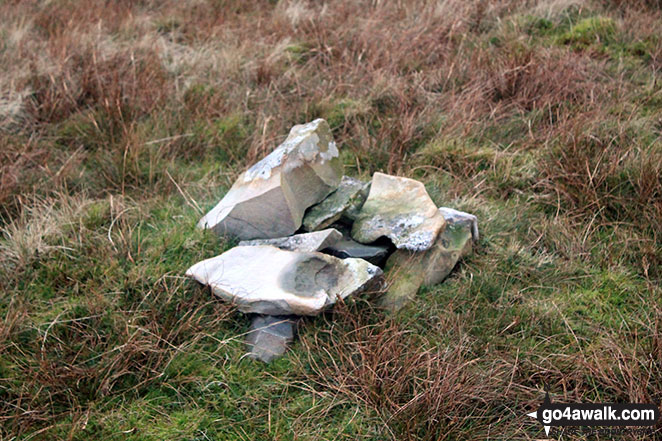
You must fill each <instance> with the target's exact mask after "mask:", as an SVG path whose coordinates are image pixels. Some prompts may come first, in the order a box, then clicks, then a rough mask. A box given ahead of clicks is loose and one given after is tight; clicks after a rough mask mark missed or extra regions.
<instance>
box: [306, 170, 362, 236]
mask: <svg viewBox="0 0 662 441" xmlns="http://www.w3.org/2000/svg"><path fill="white" fill-rule="evenodd" d="M369 188H370V183H369V182H362V181H359V180H358V179H355V178H351V177H349V176H343V177H342V180H341V181H340V185H339V186H338V188H337V189H336V191H334V192H333V193H331V194H330V195H329V196H328V197H327V198H326V199H324V200H323V201H322V202H320V203H319V204H317V205H315V206H313V207H311V208H310V209H309V210H308V211H307V212H306V214H305V216H304V218H303V227H304V228H305V229H306V230H307V231H316V230H322V229H324V228H327V227H328V226H329V225H331V224H333V223H334V222H337V221H338V220H340V218H341V217H343V216H344V217H346V218H348V219H350V220H354V219H356V215H357V214H358V213H359V210H360V209H361V207H362V206H363V203H364V202H365V200H366V198H367V197H368V189H369Z"/></svg>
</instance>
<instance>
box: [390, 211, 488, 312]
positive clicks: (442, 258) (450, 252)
mask: <svg viewBox="0 0 662 441" xmlns="http://www.w3.org/2000/svg"><path fill="white" fill-rule="evenodd" d="M439 211H440V212H441V213H444V218H445V220H446V228H445V229H444V231H443V232H441V233H440V234H439V237H438V238H437V240H436V241H435V243H434V245H433V246H432V247H431V248H430V249H429V250H427V251H425V252H423V253H416V252H412V251H408V250H396V251H395V252H394V253H393V254H391V257H389V259H388V261H387V262H386V268H385V271H386V272H387V273H388V274H389V278H390V279H391V284H390V286H389V288H388V291H387V292H386V294H384V295H383V296H382V298H381V304H382V306H384V307H386V308H388V309H391V310H395V311H397V310H399V309H401V308H402V307H403V306H404V305H406V304H407V302H409V301H410V300H411V299H413V298H414V296H415V295H416V293H417V292H418V290H419V288H420V287H421V286H422V285H434V284H436V283H440V282H441V281H443V280H444V279H445V278H446V277H447V276H448V275H449V274H450V272H451V271H452V270H453V268H454V267H455V265H456V264H457V262H458V260H460V259H461V258H462V257H465V256H467V255H469V254H471V251H472V243H473V240H472V239H477V238H478V225H477V222H476V217H475V216H474V215H471V214H469V213H463V212H461V211H457V210H453V209H448V208H440V209H439ZM474 232H475V234H474Z"/></svg>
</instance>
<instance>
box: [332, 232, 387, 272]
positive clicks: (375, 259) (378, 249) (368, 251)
mask: <svg viewBox="0 0 662 441" xmlns="http://www.w3.org/2000/svg"><path fill="white" fill-rule="evenodd" d="M390 251H391V250H390V247H389V246H387V245H363V244H362V243H358V242H356V241H353V240H352V239H349V238H343V239H341V240H339V241H337V242H336V243H334V244H333V245H331V246H329V247H328V248H326V249H325V250H324V252H326V253H329V254H331V255H332V256H336V257H339V258H340V259H347V258H348V257H354V258H357V259H363V260H367V261H368V262H370V263H372V264H373V265H377V266H382V265H383V264H384V262H385V261H386V258H387V257H388V255H389V253H390Z"/></svg>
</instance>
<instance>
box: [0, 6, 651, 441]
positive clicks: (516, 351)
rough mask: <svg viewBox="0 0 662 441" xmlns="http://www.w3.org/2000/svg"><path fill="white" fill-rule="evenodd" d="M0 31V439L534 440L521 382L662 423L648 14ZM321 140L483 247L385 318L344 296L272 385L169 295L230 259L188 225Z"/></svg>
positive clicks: (404, 15) (532, 11)
mask: <svg viewBox="0 0 662 441" xmlns="http://www.w3.org/2000/svg"><path fill="white" fill-rule="evenodd" d="M0 16H1V17H3V18H2V20H0V65H1V66H2V71H1V73H0V213H1V214H0V216H1V221H0V228H1V230H2V236H1V237H0V317H1V318H2V320H1V321H0V438H1V439H7V440H10V439H24V440H28V439H33V440H35V439H48V440H51V439H66V440H88V439H104V440H109V441H110V440H124V439H128V440H163V439H168V440H214V439H222V440H254V439H278V440H289V439H296V440H315V439H317V440H333V439H337V440H341V439H351V440H356V439H370V440H388V439H392V440H407V439H411V440H428V439H485V438H489V439H495V438H496V439H535V438H539V437H541V436H542V435H541V434H542V428H541V427H540V425H539V424H538V423H536V422H535V421H533V420H532V419H530V418H528V417H525V416H524V415H525V413H527V412H531V411H533V410H535V409H536V408H537V406H538V405H539V403H540V401H541V399H542V398H543V395H544V393H543V386H544V384H547V385H548V386H549V388H550V392H551V396H552V399H553V400H555V401H557V400H558V401H562V400H566V401H595V402H598V401H621V402H629V401H634V402H655V403H657V404H658V405H659V404H660V403H661V402H662V289H661V288H660V281H661V280H662V237H661V234H662V177H661V176H662V137H661V133H662V91H661V90H662V88H661V86H660V80H661V78H660V73H661V70H662V37H661V36H662V13H661V12H660V4H659V3H658V2H656V1H653V0H648V1H643V0H642V1H636V2H634V1H633V2H626V1H620V2H619V1H580V0H540V1H515V0H495V1H479V0H475V1H463V0H448V1H445V2H438V3H433V2H424V1H413V2H380V1H373V2H367V1H366V2H362V1H354V0H339V1H336V2H330V3H328V4H325V5H324V6H322V5H320V4H319V3H317V2H311V3H308V2H305V1H280V2H270V3H267V2H258V1H239V0H237V1H231V0H229V1H222V0H208V1H204V0H197V1H190V2H176V1H166V2H151V1H147V0H145V1H139V2H132V1H128V0H126V1H117V2H104V1H100V0H99V1H97V0H92V1H88V2H75V1H67V0H54V1H48V2H38V1H13V0H9V1H5V2H0ZM316 117H324V118H326V119H327V120H328V121H329V123H330V124H331V126H332V129H333V131H334V136H335V137H336V140H337V141H338V143H339V145H340V146H341V150H342V158H343V160H344V162H345V166H346V170H347V172H348V174H352V175H356V176H360V177H363V178H368V177H369V176H370V175H371V174H372V173H373V172H375V171H384V172H389V173H393V174H400V175H405V176H410V177H415V178H417V179H420V180H422V181H423V182H425V183H426V186H427V188H428V190H429V192H430V194H431V195H432V197H433V199H434V200H435V202H436V203H438V204H439V205H445V206H450V207H454V208H458V209H462V210H465V211H470V212H472V213H475V214H477V215H478V217H479V219H480V227H481V241H480V243H479V244H478V246H477V249H476V252H475V254H474V255H473V256H472V257H471V258H469V259H468V260H466V261H465V262H464V263H462V264H461V265H460V266H459V267H458V268H457V269H456V270H455V271H454V273H453V274H452V275H451V277H450V278H449V279H448V280H447V281H445V282H444V283H443V284H440V285H438V286H435V287H433V288H429V289H426V290H424V291H423V292H421V293H420V294H419V296H418V298H417V299H416V301H415V302H414V303H413V304H412V305H411V306H410V307H409V308H408V309H407V310H405V311H404V312H403V313H401V314H399V315H397V316H395V317H394V316H389V315H385V314H383V313H382V312H380V311H377V310H375V309H374V308H373V306H372V305H373V302H372V300H373V299H374V295H375V294H374V293H372V294H371V293H366V294H364V295H362V296H360V297H359V298H357V299H353V300H352V301H350V302H348V303H347V304H345V305H339V306H338V307H337V308H336V309H335V311H334V312H332V313H329V314H327V315H325V316H322V317H318V318H314V319H308V320H306V322H305V323H304V325H303V326H302V328H301V330H300V332H301V336H300V338H299V340H298V341H297V342H296V343H295V344H294V345H293V347H292V351H291V352H289V353H288V355H287V356H286V357H284V358H283V359H281V360H279V361H277V362H276V363H274V364H272V365H269V366H265V365H262V364H260V363H258V362H254V361H251V360H247V359H242V354H243V351H244V349H243V345H242V334H243V333H245V332H246V331H247V329H248V321H247V319H246V317H245V316H242V315H241V314H239V313H237V312H236V311H233V310H232V309H231V308H229V307H228V306H227V305H225V304H223V303H221V302H219V301H216V300H214V299H213V298H212V296H211V295H210V294H209V292H208V291H206V290H204V289H201V288H200V287H198V286H196V285H195V284H194V283H192V282H190V281H188V280H186V279H185V278H184V277H183V273H184V271H185V269H186V268H187V267H188V266H189V265H190V264H192V263H194V262H196V261H198V260H200V259H203V258H207V257H210V256H212V255H215V254H218V253H220V252H222V251H223V250H225V249H227V248H229V247H230V246H232V243H229V242H225V241H222V240H219V239H218V238H217V237H214V236H213V235H212V234H210V233H209V232H205V231H200V230H197V229H196V228H195V222H196V221H197V219H198V218H199V217H200V215H201V213H203V212H204V211H205V210H207V209H208V208H210V207H211V206H213V204H214V203H215V202H216V201H218V200H219V198H220V197H221V196H222V195H223V194H224V192H225V191H226V189H227V188H228V185H230V184H231V183H232V182H233V180H234V178H235V177H236V176H237V174H238V172H240V171H241V170H242V169H243V168H244V167H246V166H247V165H249V164H250V163H252V162H254V161H255V160H257V159H259V158H261V157H262V156H263V155H264V154H266V153H267V152H269V151H270V150H271V149H272V148H273V147H274V146H275V145H277V144H278V143H279V142H280V141H282V140H283V139H284V137H285V135H286V134H287V131H288V129H289V127H290V126H292V125H294V124H296V123H302V122H305V121H309V120H312V119H314V118H316ZM570 438H571V439H573V437H570ZM575 438H577V439H582V438H581V437H575Z"/></svg>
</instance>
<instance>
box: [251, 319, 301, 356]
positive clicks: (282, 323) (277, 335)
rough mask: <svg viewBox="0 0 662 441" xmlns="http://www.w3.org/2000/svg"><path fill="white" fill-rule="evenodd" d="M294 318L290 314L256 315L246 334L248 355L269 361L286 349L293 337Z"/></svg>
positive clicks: (294, 328)
mask: <svg viewBox="0 0 662 441" xmlns="http://www.w3.org/2000/svg"><path fill="white" fill-rule="evenodd" d="M295 330H296V323H295V318H294V317H291V316H274V315H256V316H255V317H253V319H252V320H251V329H250V331H249V332H248V334H247V335H246V344H247V346H248V356H249V357H251V358H255V359H258V360H261V361H263V362H265V363H270V362H271V361H272V360H274V359H275V358H278V357H280V356H281V355H283V354H284V353H285V351H287V346H288V345H289V344H290V343H291V342H292V340H293V339H294V333H295Z"/></svg>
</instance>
